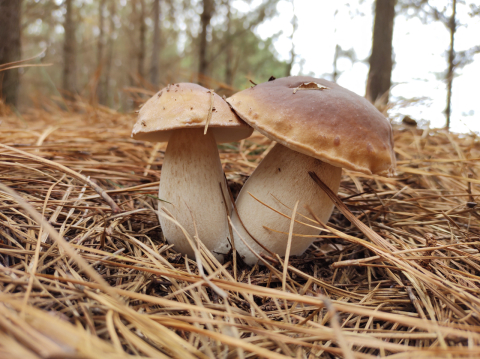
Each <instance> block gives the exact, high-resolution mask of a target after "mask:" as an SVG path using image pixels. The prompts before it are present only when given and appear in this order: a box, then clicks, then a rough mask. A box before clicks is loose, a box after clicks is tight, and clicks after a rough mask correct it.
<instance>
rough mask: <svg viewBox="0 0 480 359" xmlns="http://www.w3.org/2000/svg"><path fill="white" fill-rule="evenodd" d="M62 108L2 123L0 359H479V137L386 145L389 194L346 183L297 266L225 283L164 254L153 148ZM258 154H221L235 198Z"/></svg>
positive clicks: (293, 261)
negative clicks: (390, 153) (391, 173)
mask: <svg viewBox="0 0 480 359" xmlns="http://www.w3.org/2000/svg"><path fill="white" fill-rule="evenodd" d="M66 105H67V107H68V108H69V111H68V112H67V111H60V110H59V109H58V108H57V107H56V106H55V105H54V104H53V103H50V102H48V101H43V102H42V104H41V106H42V108H43V109H42V110H35V111H33V110H32V111H31V112H29V113H28V114H25V115H24V116H23V117H22V118H18V117H16V116H14V115H13V114H11V113H9V112H8V111H7V110H6V109H5V108H1V109H0V116H1V117H0V120H1V121H2V122H1V124H0V144H3V146H0V184H1V185H0V187H1V188H0V207H1V211H0V358H126V357H152V358H167V357H175V358H182V359H183V358H237V357H238V358H252V357H264V358H285V357H295V358H333V357H342V358H348V359H350V358H374V357H387V356H388V357H391V358H421V357H425V358H431V357H437V358H440V357H442V358H477V357H480V298H479V295H478V294H479V293H480V253H479V249H480V246H479V245H480V237H479V236H480V221H479V218H480V216H479V214H478V213H477V207H476V205H475V202H477V199H478V196H479V195H480V180H479V179H478V173H479V172H480V161H479V160H480V141H479V138H478V137H476V136H475V135H464V136H458V135H454V134H447V133H445V132H442V131H422V130H418V129H404V128H397V129H396V132H395V141H396V151H397V155H398V159H399V162H398V165H399V167H398V176H397V177H395V178H381V177H374V176H366V175H362V174H359V173H354V172H348V171H345V172H344V176H343V180H342V184H341V188H340V193H339V195H338V197H339V198H340V199H341V201H340V200H339V199H338V197H336V196H335V195H334V194H331V196H332V199H333V200H334V201H335V202H336V204H337V209H336V210H335V212H334V214H333V216H332V218H331V220H330V222H329V223H328V224H326V225H323V224H321V223H318V222H316V221H315V219H314V217H312V218H311V219H310V221H309V222H310V223H313V224H315V225H318V226H319V228H324V230H323V231H322V232H321V233H322V234H321V236H319V239H318V241H316V243H315V245H313V246H312V247H311V248H310V249H309V250H308V251H307V253H305V254H304V255H303V256H302V257H301V258H296V257H291V258H289V260H288V261H287V263H288V264H287V267H286V268H284V262H283V259H280V258H270V257H268V256H264V258H266V261H267V262H268V263H270V264H269V265H268V266H267V267H258V266H256V267H254V268H248V267H246V266H244V265H243V264H242V262H241V261H240V260H238V261H237V262H238V264H237V267H236V268H235V269H234V268H233V264H232V263H234V261H233V258H232V257H231V256H230V258H229V260H227V263H226V264H224V265H223V266H222V265H220V264H219V263H218V262H216V261H215V258H214V257H213V256H211V255H209V254H208V252H206V251H205V250H203V249H202V252H201V253H200V259H199V260H200V262H201V266H199V263H197V261H192V260H191V259H186V258H183V257H182V256H181V255H178V254H177V253H176V252H175V251H174V250H173V249H172V248H171V246H169V245H168V244H167V243H165V241H164V239H163V237H162V234H161V230H160V228H159V223H158V219H157V216H156V213H155V208H156V199H155V196H156V195H157V188H158V181H159V180H160V172H161V171H160V170H161V164H162V160H163V150H164V149H165V145H163V144H162V145H154V144H150V143H143V142H139V141H134V140H132V139H130V136H129V135H130V130H131V128H132V125H133V123H134V121H135V119H134V117H133V116H130V115H121V114H118V113H116V112H114V111H112V110H108V109H104V108H91V107H89V106H88V105H86V104H82V103H81V102H77V103H69V104H66ZM6 146H8V147H6ZM269 148H270V141H269V140H267V139H266V138H264V137H262V136H260V135H258V134H256V135H254V136H253V137H252V138H250V139H248V140H246V141H242V142H240V143H234V144H227V145H223V146H221V157H222V162H223V164H224V168H225V172H226V175H227V178H228V180H229V184H230V188H231V189H232V192H233V193H234V194H236V193H238V190H239V189H240V188H241V185H242V184H243V182H244V180H245V178H246V177H247V176H248V175H249V174H250V173H251V172H252V171H253V169H254V168H255V167H256V165H257V164H258V162H259V161H260V160H261V159H262V158H263V157H264V155H265V153H266V151H267V150H268V149H269ZM312 180H313V179H312ZM319 185H321V183H319ZM95 186H97V187H98V188H97V189H96V190H95ZM99 188H100V189H99ZM101 189H103V190H105V191H106V192H103V191H102V190H101ZM109 198H111V199H112V200H113V201H112V202H111V203H110V204H109V203H108V202H107V201H108V200H109ZM115 205H118V206H119V207H120V209H121V211H120V212H118V211H117V212H115V211H113V210H112V209H114V206H115ZM286 205H288V206H291V207H290V208H286V209H285V214H286V215H288V216H290V215H291V213H292V210H293V206H294V205H295V204H294V203H291V204H286ZM304 220H305V221H308V220H307V219H304ZM290 235H292V234H290ZM287 236H288V234H286V235H285V237H286V238H287ZM293 240H295V234H293ZM199 267H201V268H203V272H202V270H201V271H199ZM33 274H34V275H33ZM235 277H236V278H235ZM282 288H285V290H283V289H282Z"/></svg>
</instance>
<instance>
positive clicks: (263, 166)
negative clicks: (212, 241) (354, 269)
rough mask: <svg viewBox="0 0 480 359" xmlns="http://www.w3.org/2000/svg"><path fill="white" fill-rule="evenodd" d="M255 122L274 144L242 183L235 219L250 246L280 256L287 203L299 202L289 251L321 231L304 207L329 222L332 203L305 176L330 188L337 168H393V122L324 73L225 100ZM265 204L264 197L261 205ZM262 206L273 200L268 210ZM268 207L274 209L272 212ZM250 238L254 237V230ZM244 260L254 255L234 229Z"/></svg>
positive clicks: (370, 170) (390, 170) (250, 260)
mask: <svg viewBox="0 0 480 359" xmlns="http://www.w3.org/2000/svg"><path fill="white" fill-rule="evenodd" d="M227 102H228V103H229V104H230V105H231V107H232V108H233V110H234V111H235V112H236V113H237V114H238V115H239V116H240V117H241V118H242V119H243V120H244V121H245V122H247V123H248V124H249V125H251V126H252V127H253V128H255V129H256V130H258V131H259V132H261V133H262V134H264V135H265V136H267V137H268V138H270V139H271V140H274V141H276V142H277V144H275V146H274V147H273V148H272V150H271V151H270V152H269V153H268V154H267V155H266V156H265V158H264V159H263V161H262V162H261V163H260V165H259V166H258V167H257V168H256V169H255V171H254V172H253V174H252V176H250V178H249V179H248V180H247V182H246V183H245V185H244V187H243V188H242V190H241V192H240V194H239V196H238V198H237V201H236V207H237V211H238V216H240V220H239V218H238V216H237V214H236V213H234V214H233V216H232V223H233V225H234V227H235V228H236V230H238V232H239V234H240V236H241V238H243V239H244V240H245V241H246V242H247V243H248V244H249V246H250V247H251V248H252V249H253V250H254V251H256V252H258V253H261V252H262V251H263V249H262V247H261V246H260V245H259V244H257V242H256V241H258V242H260V243H261V244H262V245H263V246H265V247H266V248H267V249H268V250H270V251H272V252H274V253H277V254H279V255H281V256H283V255H285V251H286V247H287V238H288V233H289V228H290V222H291V220H290V219H289V218H286V217H285V216H283V215H282V214H279V213H278V212H281V213H283V214H285V215H287V216H290V214H291V212H292V208H293V207H294V205H295V203H296V201H297V200H299V201H300V202H299V205H298V211H297V216H296V220H297V221H299V222H303V223H304V224H303V223H298V222H297V223H295V225H294V227H293V240H292V243H291V251H290V254H291V255H301V254H302V253H303V252H304V251H305V250H306V249H307V248H308V247H309V246H310V244H311V243H312V242H313V240H314V239H315V237H316V236H317V235H318V232H319V231H318V227H317V226H315V223H314V222H312V221H309V220H308V219H307V218H305V217H309V216H310V214H309V212H308V210H307V209H306V208H305V206H309V207H310V208H311V209H312V211H313V212H314V213H315V214H316V215H317V216H318V218H320V219H321V220H322V221H324V222H327V221H328V219H329V217H330V215H331V213H332V210H333V203H332V201H331V200H330V199H329V198H328V196H327V195H326V193H325V192H323V191H322V190H321V189H320V188H319V187H318V186H317V184H316V183H314V181H313V180H312V179H311V178H310V176H309V175H308V172H309V171H313V172H315V173H316V174H317V175H318V177H319V178H320V179H321V180H322V181H323V182H324V183H325V184H326V185H327V186H328V187H329V188H330V189H331V190H332V191H334V192H335V193H337V192H338V188H339V186H340V179H341V174H342V167H343V168H347V169H350V170H354V171H359V172H362V173H365V174H373V173H383V174H387V173H393V172H394V168H395V155H394V152H393V138H392V128H391V125H390V123H389V122H388V121H387V119H386V118H385V117H384V116H383V115H382V114H381V113H380V112H379V111H378V110H377V109H376V108H375V107H374V106H373V105H372V104H370V103H369V102H368V101H367V100H366V99H364V98H363V97H360V96H358V95H356V94H354V93H353V92H351V91H348V90H346V89H344V88H342V87H341V86H339V85H337V84H335V83H333V82H329V81H326V80H322V79H316V78H312V77H300V76H292V77H287V78H281V79H277V80H273V81H269V82H266V83H262V84H259V85H256V86H254V87H252V88H249V89H247V90H244V91H241V92H239V93H237V94H235V95H233V96H232V97H230V98H228V99H227ZM260 201H261V202H263V204H262V203H260ZM266 205H268V206H270V207H271V208H268V207H267V206H266ZM272 208H273V209H274V210H275V211H278V212H275V211H274V210H272ZM250 235H251V236H253V238H254V239H255V240H256V241H255V240H254V239H252V237H251V236H250ZM234 238H235V247H236V249H237V251H238V253H239V254H240V255H241V256H243V257H244V261H245V262H246V263H247V264H250V265H252V264H254V263H256V262H257V257H256V256H255V255H254V254H253V253H252V252H251V251H250V250H249V249H248V247H247V246H246V245H245V244H244V242H243V241H242V240H241V239H240V238H239V236H238V235H237V234H236V233H235V232H234Z"/></svg>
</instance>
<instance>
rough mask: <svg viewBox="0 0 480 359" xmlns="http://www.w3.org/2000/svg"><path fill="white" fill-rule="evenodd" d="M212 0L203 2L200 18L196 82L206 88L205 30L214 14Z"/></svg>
mask: <svg viewBox="0 0 480 359" xmlns="http://www.w3.org/2000/svg"><path fill="white" fill-rule="evenodd" d="M213 1H214V0H203V12H202V15H201V16H200V21H201V23H202V32H201V33H200V52H199V64H198V82H199V83H200V84H202V85H204V86H206V87H209V86H208V83H207V82H208V81H206V79H205V76H208V59H207V28H208V26H210V20H211V19H212V15H213V12H214V3H213Z"/></svg>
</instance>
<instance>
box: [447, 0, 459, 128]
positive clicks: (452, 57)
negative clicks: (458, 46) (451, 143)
mask: <svg viewBox="0 0 480 359" xmlns="http://www.w3.org/2000/svg"><path fill="white" fill-rule="evenodd" d="M456 15H457V0H453V3H452V15H451V16H450V20H449V22H448V28H449V30H450V49H449V50H448V71H447V107H446V108H445V116H446V118H447V121H446V123H445V128H446V129H447V130H448V129H449V128H450V116H451V113H452V107H451V106H452V84H453V76H454V74H455V63H454V60H455V46H454V45H455V32H456V31H457V27H456V21H455V17H456Z"/></svg>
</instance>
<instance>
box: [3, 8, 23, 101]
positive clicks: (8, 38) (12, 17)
mask: <svg viewBox="0 0 480 359" xmlns="http://www.w3.org/2000/svg"><path fill="white" fill-rule="evenodd" d="M21 7H22V1H21V0H0V70H1V65H2V64H7V63H10V62H15V61H19V60H20V55H21V52H22V49H21V40H20V39H21V27H20V21H21ZM19 84H20V76H19V70H18V69H11V70H8V71H3V72H0V90H1V92H0V98H2V99H3V100H5V102H7V103H10V104H12V105H14V106H16V105H17V97H18V87H19Z"/></svg>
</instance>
